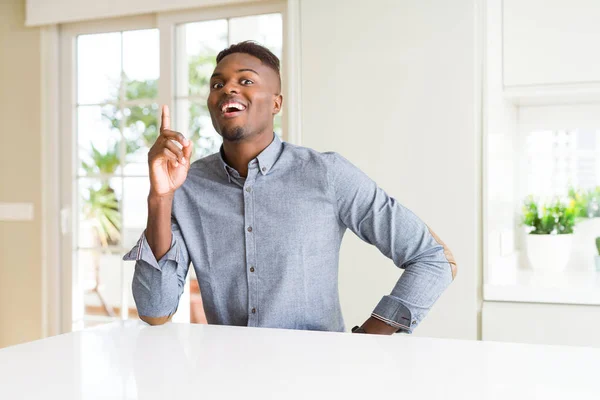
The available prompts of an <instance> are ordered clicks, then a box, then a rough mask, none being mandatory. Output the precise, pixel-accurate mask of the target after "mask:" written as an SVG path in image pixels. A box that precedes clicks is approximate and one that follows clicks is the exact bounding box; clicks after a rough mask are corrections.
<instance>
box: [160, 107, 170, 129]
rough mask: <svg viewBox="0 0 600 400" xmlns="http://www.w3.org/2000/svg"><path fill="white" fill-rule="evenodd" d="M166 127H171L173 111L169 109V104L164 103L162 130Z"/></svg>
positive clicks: (161, 121)
mask: <svg viewBox="0 0 600 400" xmlns="http://www.w3.org/2000/svg"><path fill="white" fill-rule="evenodd" d="M165 129H171V112H170V111H169V106H167V105H164V106H163V108H162V117H161V120H160V130H161V132H162V131H163V130H165Z"/></svg>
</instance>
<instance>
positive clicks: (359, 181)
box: [328, 152, 456, 333]
mask: <svg viewBox="0 0 600 400" xmlns="http://www.w3.org/2000/svg"><path fill="white" fill-rule="evenodd" d="M328 154H330V157H331V158H330V160H331V165H330V173H329V177H330V183H331V187H332V190H333V192H334V193H333V195H334V197H335V202H336V204H337V208H338V215H339V218H340V220H341V221H342V223H343V224H344V225H345V226H346V227H347V228H348V229H350V230H351V231H352V232H354V233H355V234H356V235H357V236H358V237H359V238H361V239H362V240H363V241H365V242H367V243H369V244H372V245H374V246H376V247H377V248H378V249H379V250H380V251H381V253H383V254H384V255H385V256H386V257H388V258H390V259H391V260H393V262H394V264H395V265H396V266H397V267H399V268H402V269H404V272H403V274H402V275H401V277H400V279H399V280H398V282H397V283H396V285H395V286H394V288H393V290H392V292H391V294H389V295H385V296H383V298H382V299H381V301H380V302H379V303H378V304H377V306H376V307H375V309H374V310H373V313H372V316H373V317H374V318H377V319H379V320H381V321H383V322H385V323H387V324H388V325H390V326H393V327H395V328H398V331H399V332H400V331H404V332H408V333H412V331H413V329H415V328H416V327H417V326H418V325H419V323H420V322H421V321H422V320H423V318H425V316H426V315H427V313H428V312H429V310H430V309H431V307H432V306H433V304H434V303H435V301H436V300H437V299H438V298H439V297H440V295H441V294H442V292H443V291H444V290H445V289H446V287H448V285H449V284H450V283H451V282H452V280H453V279H454V276H455V273H456V263H455V262H454V258H453V256H452V253H451V252H450V250H449V249H448V248H447V247H446V246H445V244H444V243H443V242H441V240H439V238H438V237H437V236H436V235H435V234H434V233H433V232H432V231H431V230H430V229H429V227H428V226H427V225H426V224H425V223H424V222H423V221H421V220H420V219H419V218H418V217H417V216H416V215H415V214H414V213H413V212H411V211H410V210H408V209H407V208H405V207H404V206H402V205H401V204H399V203H398V202H397V201H396V200H395V199H394V198H393V197H390V196H389V195H388V194H387V193H386V192H385V191H383V190H382V189H381V188H379V187H378V186H377V184H376V183H375V182H374V181H373V180H372V179H370V178H369V177H368V176H367V175H366V174H365V173H364V172H362V171H361V170H360V169H359V168H357V167H356V166H354V165H353V164H352V163H351V162H350V161H348V160H347V159H345V158H344V157H343V156H341V155H340V154H338V153H335V152H330V153H328Z"/></svg>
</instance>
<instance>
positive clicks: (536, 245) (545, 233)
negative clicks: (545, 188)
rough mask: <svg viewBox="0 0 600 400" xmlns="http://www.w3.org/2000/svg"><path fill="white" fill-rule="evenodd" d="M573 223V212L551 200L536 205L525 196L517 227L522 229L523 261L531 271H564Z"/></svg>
mask: <svg viewBox="0 0 600 400" xmlns="http://www.w3.org/2000/svg"><path fill="white" fill-rule="evenodd" d="M575 222H576V208H575V206H574V204H573V202H569V203H568V204H565V203H563V202H562V201H560V200H558V199H557V200H554V201H553V202H551V203H549V204H543V203H538V202H537V201H536V200H535V199H534V198H533V196H528V197H527V198H526V199H525V203H524V205H523V216H522V220H521V223H522V224H523V225H524V226H525V227H526V231H527V236H526V246H527V257H528V259H529V263H530V265H531V267H532V268H533V269H535V270H551V271H561V270H564V269H565V267H566V266H567V264H568V262H569V257H570V255H571V248H572V243H573V232H574V227H575Z"/></svg>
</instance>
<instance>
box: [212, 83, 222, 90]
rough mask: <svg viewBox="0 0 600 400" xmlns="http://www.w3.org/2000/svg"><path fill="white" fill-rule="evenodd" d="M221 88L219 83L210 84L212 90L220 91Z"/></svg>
mask: <svg viewBox="0 0 600 400" xmlns="http://www.w3.org/2000/svg"><path fill="white" fill-rule="evenodd" d="M222 87H223V84H222V83H221V82H217V83H213V84H212V88H213V89H220V88H222Z"/></svg>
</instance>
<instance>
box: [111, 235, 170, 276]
mask: <svg viewBox="0 0 600 400" xmlns="http://www.w3.org/2000/svg"><path fill="white" fill-rule="evenodd" d="M178 249H179V246H178V244H177V242H176V241H175V237H174V236H173V235H171V248H169V251H167V253H166V254H165V255H164V256H162V257H161V259H160V260H158V261H157V260H156V257H154V253H153V252H152V249H151V248H150V245H149V244H148V241H147V240H146V231H144V232H143V233H142V235H141V236H140V238H139V240H138V241H137V243H136V245H135V246H133V248H132V249H131V250H129V252H128V253H127V254H125V255H124V256H123V260H124V261H140V260H142V261H145V262H146V263H147V264H149V265H150V266H152V267H154V268H156V269H157V270H159V271H160V270H161V266H162V265H164V264H165V262H166V261H167V260H172V261H175V262H177V263H178V262H179V251H178Z"/></svg>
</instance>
